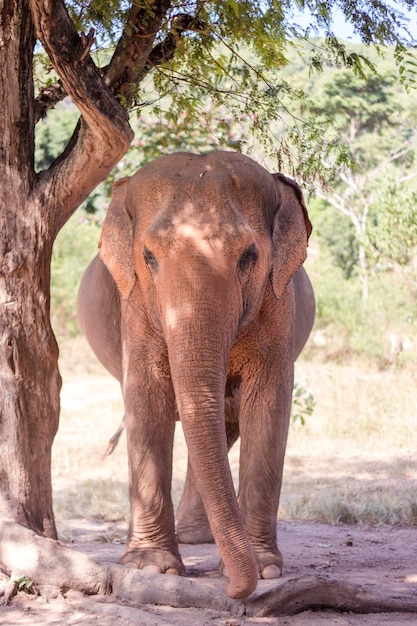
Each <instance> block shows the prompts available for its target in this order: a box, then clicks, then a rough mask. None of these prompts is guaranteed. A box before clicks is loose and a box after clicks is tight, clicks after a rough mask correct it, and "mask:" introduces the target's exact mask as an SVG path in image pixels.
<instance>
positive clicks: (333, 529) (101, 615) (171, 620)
mask: <svg viewBox="0 0 417 626" xmlns="http://www.w3.org/2000/svg"><path fill="white" fill-rule="evenodd" d="M71 524H72V536H73V538H74V540H75V542H74V543H73V544H72V546H73V547H74V548H75V549H77V550H82V551H84V552H86V553H88V554H90V555H91V556H93V557H94V558H95V559H97V560H99V561H102V562H117V560H118V558H119V556H120V554H121V552H122V550H123V546H122V545H121V544H120V543H113V542H112V539H113V538H115V537H116V538H117V537H118V536H120V533H119V532H118V528H117V525H116V524H112V523H99V522H94V521H88V520H73V521H72V522H71ZM278 528H279V542H280V546H281V549H282V551H283V553H284V558H285V563H286V571H285V574H284V576H283V577H282V579H280V581H279V582H278V583H277V581H275V582H270V581H260V583H259V585H258V587H259V589H258V593H261V592H263V591H265V590H267V589H269V588H271V586H273V585H276V584H282V583H283V582H285V581H286V580H288V579H290V578H295V577H298V576H301V575H306V574H313V573H317V574H318V573H323V574H328V575H330V576H332V577H334V578H337V579H339V580H344V581H347V582H351V583H357V584H361V585H363V586H364V587H366V588H371V589H374V590H380V589H381V588H384V589H389V590H390V592H392V594H393V595H395V594H396V593H407V595H409V597H410V598H411V597H412V598H417V529H412V528H395V527H379V528H363V527H359V526H329V525H323V524H313V523H299V522H280V523H279V527H278ZM181 553H182V555H183V558H184V562H185V564H186V567H187V576H189V577H191V578H198V579H200V580H202V581H204V580H206V579H207V581H209V582H210V584H211V585H213V583H214V584H215V585H218V594H219V595H221V594H222V593H223V592H222V579H221V578H220V577H219V576H218V575H217V572H216V565H217V562H218V554H217V550H216V547H215V546H212V545H201V546H186V545H183V546H181ZM158 579H159V576H156V577H155V584H158ZM52 583H53V581H51V584H52ZM42 593H43V596H35V595H29V594H24V593H19V594H18V596H17V597H15V598H14V600H13V601H12V603H11V604H10V605H9V606H7V607H4V606H3V607H0V624H2V625H3V624H4V625H6V624H7V626H29V625H35V624H36V625H38V624H41V625H45V626H52V625H54V626H55V625H58V624H59V625H60V626H62V625H68V626H73V625H82V626H93V625H98V624H100V625H101V626H114V625H117V626H138V625H144V626H148V625H149V626H167V625H172V626H200V625H202V626H205V625H207V626H217V625H218V626H241V625H244V624H265V625H266V624H277V625H279V626H307V624H308V625H309V626H311V625H313V626H316V625H317V626H322V625H323V626H324V625H331V626H347V625H356V624H365V625H375V626H379V625H380V624H389V625H390V626H397V625H399V624H401V625H402V624H413V625H417V614H410V613H390V614H387V613H378V614H366V615H363V614H360V615H358V614H353V613H337V612H334V611H317V612H313V611H305V612H303V613H301V614H298V615H295V616H292V617H269V618H249V617H244V616H243V617H236V616H233V615H231V614H230V613H226V612H224V611H223V612H222V611H216V610H212V609H204V610H202V609H195V608H187V609H178V608H176V609H175V608H172V607H167V606H150V605H140V606H128V605H127V604H126V603H125V602H123V601H121V600H120V599H117V598H114V597H110V598H106V599H103V598H91V597H90V598H86V597H84V596H82V595H81V594H79V593H74V592H73V593H69V594H67V596H66V597H63V596H61V595H58V594H56V591H55V590H54V588H53V587H51V589H50V590H48V589H43V590H42Z"/></svg>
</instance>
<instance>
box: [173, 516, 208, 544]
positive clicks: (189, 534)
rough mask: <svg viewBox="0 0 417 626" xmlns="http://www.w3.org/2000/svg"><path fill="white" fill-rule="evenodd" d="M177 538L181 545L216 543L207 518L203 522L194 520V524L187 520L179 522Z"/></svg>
mask: <svg viewBox="0 0 417 626" xmlns="http://www.w3.org/2000/svg"><path fill="white" fill-rule="evenodd" d="M177 537H178V541H179V542H180V543H192V544H197V543H214V537H213V533H212V532H211V529H210V526H209V523H208V521H207V518H205V519H204V520H202V521H201V522H196V521H195V520H193V522H192V523H189V522H187V521H186V520H178V522H177Z"/></svg>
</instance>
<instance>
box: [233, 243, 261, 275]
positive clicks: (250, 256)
mask: <svg viewBox="0 0 417 626" xmlns="http://www.w3.org/2000/svg"><path fill="white" fill-rule="evenodd" d="M257 260H258V249H257V247H256V245H255V244H254V243H253V244H252V245H251V246H249V248H246V250H245V251H244V252H242V254H241V255H240V259H239V261H238V264H237V266H238V268H239V269H240V271H241V272H247V271H248V270H249V269H250V268H251V267H252V265H253V264H254V263H256V261H257Z"/></svg>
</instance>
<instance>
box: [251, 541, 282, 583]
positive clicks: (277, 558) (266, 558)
mask: <svg viewBox="0 0 417 626" xmlns="http://www.w3.org/2000/svg"><path fill="white" fill-rule="evenodd" d="M253 550H254V552H255V557H256V560H257V563H258V571H259V576H260V578H264V579H270V578H279V577H280V576H281V575H282V573H283V571H284V561H283V558H282V554H281V552H280V551H279V550H278V549H275V550H271V549H268V548H263V547H262V546H253Z"/></svg>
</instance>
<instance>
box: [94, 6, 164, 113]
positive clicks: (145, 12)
mask: <svg viewBox="0 0 417 626" xmlns="http://www.w3.org/2000/svg"><path fill="white" fill-rule="evenodd" d="M169 8H170V0H154V1H153V2H147V3H145V4H142V3H138V4H136V3H133V5H132V7H131V9H130V12H129V16H128V19H127V22H126V26H125V28H124V30H123V34H122V36H121V38H120V40H119V42H118V44H117V47H116V50H115V52H114V55H113V57H112V59H111V61H110V63H109V65H108V66H107V68H106V69H105V77H106V79H105V80H106V83H107V85H109V87H110V89H111V91H112V92H113V93H115V94H119V95H121V96H122V97H123V99H124V101H125V103H126V105H127V106H129V105H131V104H132V102H133V100H134V93H135V88H134V87H135V85H137V84H139V83H140V81H141V80H142V78H143V69H144V68H145V66H146V64H147V62H148V58H149V55H150V53H151V51H152V48H153V45H154V41H155V37H156V35H157V33H158V31H159V30H160V29H161V26H162V23H163V19H164V18H165V15H166V13H167V12H168V10H169Z"/></svg>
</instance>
